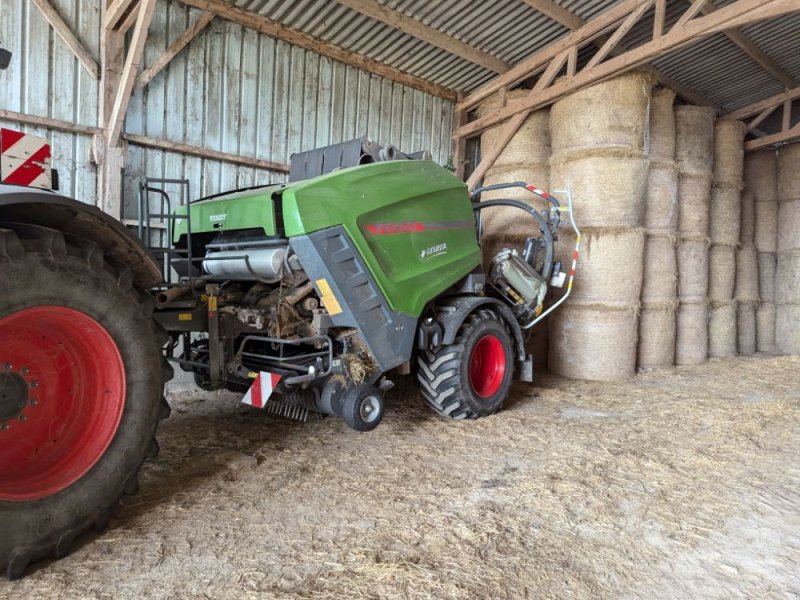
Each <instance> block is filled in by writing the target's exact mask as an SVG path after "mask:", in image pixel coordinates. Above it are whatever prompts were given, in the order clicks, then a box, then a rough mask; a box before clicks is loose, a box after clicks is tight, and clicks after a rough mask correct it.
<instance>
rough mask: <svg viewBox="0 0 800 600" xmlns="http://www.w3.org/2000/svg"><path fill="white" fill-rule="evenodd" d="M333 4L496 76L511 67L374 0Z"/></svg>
mask: <svg viewBox="0 0 800 600" xmlns="http://www.w3.org/2000/svg"><path fill="white" fill-rule="evenodd" d="M336 2H338V3H339V4H341V5H342V6H346V7H347V8H349V9H350V10H354V11H355V12H357V13H360V14H362V15H365V16H367V17H369V18H370V19H374V20H376V21H380V22H381V23H384V24H386V25H389V26H390V27H394V28H395V29H399V30H400V31H402V32H403V33H407V34H408V35H411V36H414V37H415V38H417V39H419V40H422V41H423V42H425V43H427V44H430V45H432V46H436V47H437V48H441V49H442V50H446V51H447V52H449V53H450V54H454V55H456V56H459V57H461V58H465V59H467V60H468V61H470V62H472V63H475V64H476V65H480V66H482V67H484V68H486V69H489V70H490V71H494V72H495V73H505V72H506V71H508V69H509V67H510V65H508V64H507V63H505V62H503V61H502V60H500V59H499V58H497V57H496V56H492V55H491V54H489V53H488V52H483V51H482V50H478V49H477V48H475V47H474V46H470V45H469V44H466V43H464V42H462V41H461V40H459V39H457V38H454V37H453V36H451V35H448V34H446V33H443V32H441V31H439V30H438V29H435V28H434V27H431V26H430V25H426V24H425V23H422V22H421V21H417V20H416V19H412V18H411V17H407V16H406V15H404V14H402V13H400V12H398V11H396V10H393V9H391V8H389V7H387V6H385V5H383V4H381V3H379V2H376V1H375V0H336Z"/></svg>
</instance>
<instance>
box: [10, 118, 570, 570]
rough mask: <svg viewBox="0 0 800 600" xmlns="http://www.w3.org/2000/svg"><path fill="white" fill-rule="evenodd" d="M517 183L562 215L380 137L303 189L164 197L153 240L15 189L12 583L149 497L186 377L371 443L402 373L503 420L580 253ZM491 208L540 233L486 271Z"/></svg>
mask: <svg viewBox="0 0 800 600" xmlns="http://www.w3.org/2000/svg"><path fill="white" fill-rule="evenodd" d="M12 135H13V134H12ZM24 137H33V136H22V137H20V139H23V138H24ZM25 143H32V141H31V140H27V142H25ZM4 147H5V146H4ZM11 148H13V145H11ZM31 168H38V169H41V170H43V171H45V170H47V169H49V165H48V164H46V161H39V163H37V164H36V165H34V167H31ZM30 175H33V173H30ZM45 179H47V178H45ZM40 180H41V178H40ZM47 181H50V179H47ZM512 187H522V188H525V189H526V190H528V192H529V193H531V194H535V195H538V196H539V197H540V198H541V199H543V200H544V201H546V203H547V205H548V208H546V209H544V210H537V209H536V208H535V207H534V206H533V205H532V204H528V203H525V202H521V201H519V200H511V199H506V200H503V199H494V200H489V201H484V202H480V194H481V192H482V191H484V190H482V189H479V190H476V191H475V192H474V193H473V194H470V193H469V192H468V190H467V188H466V186H465V184H464V183H463V182H462V181H460V180H459V179H458V178H456V177H455V176H454V175H453V174H452V173H451V172H450V171H448V170H447V169H445V168H442V167H440V166H438V165H436V164H435V163H434V162H433V161H431V160H430V155H429V154H428V153H426V152H418V153H416V154H405V153H403V152H401V151H400V150H399V149H398V148H396V147H394V146H391V145H387V146H382V145H380V144H377V143H374V142H372V141H370V140H369V139H367V138H360V139H356V140H352V141H350V142H345V143H342V144H336V145H333V146H328V147H326V148H321V149H315V150H310V151H307V152H302V153H299V154H295V155H294V156H293V157H292V164H291V172H290V176H289V181H288V182H286V183H278V184H274V185H266V186H258V187H253V188H248V189H241V190H235V191H232V192H228V193H224V194H219V195H216V196H212V197H207V198H202V199H199V200H193V201H188V199H187V201H185V202H180V201H173V200H172V198H170V196H169V195H168V194H167V192H166V191H164V189H162V188H157V187H155V185H154V183H153V182H152V181H150V180H148V181H146V182H145V183H143V185H142V197H141V202H140V207H141V210H140V222H139V226H138V228H136V231H135V232H133V233H132V232H130V230H128V229H126V228H125V227H124V226H123V225H121V224H120V223H119V222H117V221H115V220H114V219H112V218H110V217H109V216H107V215H105V214H103V213H101V212H100V211H98V210H97V209H95V208H93V207H89V206H87V205H85V204H82V203H80V202H78V201H75V200H72V199H69V198H66V197H63V196H60V195H58V194H57V193H55V192H53V191H52V190H49V189H48V190H45V189H35V188H32V187H23V186H18V185H0V287H1V288H2V290H3V291H2V293H0V568H2V570H3V571H4V573H5V574H6V576H8V577H10V578H14V577H19V576H21V575H22V573H23V572H24V570H25V568H26V567H27V565H28V564H29V563H30V562H31V561H33V560H36V559H39V558H42V557H45V556H56V557H61V556H64V555H66V554H67V553H68V552H69V550H70V548H71V547H72V545H73V543H74V541H75V539H76V538H77V537H78V536H79V535H81V534H83V533H84V532H85V531H87V530H90V529H98V530H101V529H103V528H104V527H105V526H106V524H107V523H108V519H109V517H110V515H111V511H112V509H113V508H114V506H115V505H116V503H117V501H118V500H119V498H120V497H121V496H122V495H123V494H133V493H135V492H136V489H137V473H138V471H139V468H140V466H141V464H142V461H143V460H145V459H146V458H147V457H152V456H155V455H156V454H157V452H158V445H157V443H156V441H155V432H156V427H157V424H158V421H159V420H160V419H163V418H165V417H166V416H168V414H169V407H168V405H167V404H166V402H165V400H164V396H163V394H164V391H163V390H164V385H165V383H166V382H167V381H168V380H169V379H170V378H171V377H172V374H173V366H177V367H179V368H180V369H182V370H184V371H187V372H190V373H191V374H192V375H193V377H194V381H195V383H196V384H197V385H198V386H199V387H201V388H202V389H204V390H216V389H227V390H231V391H233V392H236V393H237V394H239V395H240V397H241V399H242V401H243V402H244V403H246V404H248V405H250V406H252V407H253V408H254V410H256V409H262V410H267V411H269V412H272V413H275V414H278V415H282V416H284V417H288V418H294V419H298V420H305V419H307V418H308V417H309V416H310V415H320V416H331V417H335V418H341V419H343V420H344V421H345V422H346V423H347V425H349V426H350V427H351V428H352V429H354V430H357V431H369V430H372V429H374V428H375V427H377V425H378V424H379V423H380V421H381V418H382V417H383V414H384V411H385V407H384V396H385V394H387V393H390V392H389V390H390V389H391V388H392V385H393V383H392V378H393V377H394V375H395V374H398V373H399V374H408V373H414V374H415V375H416V378H417V380H418V382H419V388H420V392H421V394H422V396H423V398H424V399H425V401H426V402H427V404H428V405H430V407H431V408H432V409H433V410H434V411H436V412H437V413H438V414H440V415H442V416H445V417H449V418H452V419H475V418H478V417H484V416H487V415H490V414H493V413H495V412H497V411H498V410H499V409H500V408H501V406H502V404H503V401H504V400H505V399H506V396H507V395H508V392H509V389H510V386H511V383H512V381H513V380H515V379H517V380H521V381H527V382H531V381H533V377H534V368H535V365H534V364H533V361H532V358H531V354H530V353H529V351H528V349H526V341H527V338H528V334H529V332H530V331H531V330H532V328H533V327H535V326H536V324H537V323H539V322H540V321H541V320H542V319H543V318H545V316H546V315H547V314H548V313H549V312H551V311H552V310H554V309H555V308H556V307H557V306H558V305H559V304H560V303H561V302H563V301H564V299H565V298H566V296H567V295H568V294H569V290H570V288H571V284H572V276H573V275H574V267H575V265H574V261H573V264H571V265H561V264H559V263H558V262H556V261H555V260H554V256H555V254H554V243H556V242H557V240H558V233H559V230H560V229H563V228H564V227H571V228H573V229H574V230H575V233H576V234H577V235H578V240H579V232H578V230H577V228H576V227H575V224H574V220H573V219H572V207H571V205H570V203H569V201H568V196H567V205H566V206H562V205H561V203H560V202H559V200H557V199H556V198H555V197H553V196H552V195H550V194H548V193H547V192H545V191H543V190H539V189H537V188H535V187H533V186H532V185H529V184H528V183H525V182H510V183H509V184H504V185H499V186H491V189H492V190H493V191H495V190H498V189H503V188H512ZM153 193H155V194H156V195H157V196H158V197H159V199H160V200H159V203H158V205H159V206H160V208H159V209H153V208H152V204H151V202H150V196H151V194H153ZM488 209H492V210H499V209H504V210H512V209H513V210H517V211H519V215H520V219H527V220H528V222H530V236H529V237H528V238H527V240H526V241H525V243H524V244H522V245H521V246H520V247H514V246H513V245H512V246H509V247H505V248H502V249H501V250H500V251H498V252H497V253H496V254H495V256H493V257H492V258H491V260H490V261H488V262H487V263H486V264H484V263H483V262H482V256H481V231H482V226H481V223H482V218H481V216H482V214H483V213H484V211H486V210H488ZM154 220H158V221H159V222H161V223H164V224H165V229H163V232H164V233H159V232H160V231H162V229H159V230H155V229H154V228H153V223H154ZM137 234H138V235H137ZM159 237H160V238H161V239H160V241H159V243H158V244H155V245H153V244H151V242H152V241H153V240H154V239H157V238H159ZM558 288H561V290H560V291H559V290H558Z"/></svg>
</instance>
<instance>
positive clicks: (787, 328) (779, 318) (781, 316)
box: [775, 304, 800, 354]
mask: <svg viewBox="0 0 800 600" xmlns="http://www.w3.org/2000/svg"><path fill="white" fill-rule="evenodd" d="M775 348H776V350H777V351H778V353H779V354H800V304H778V306H777V307H776V309H775Z"/></svg>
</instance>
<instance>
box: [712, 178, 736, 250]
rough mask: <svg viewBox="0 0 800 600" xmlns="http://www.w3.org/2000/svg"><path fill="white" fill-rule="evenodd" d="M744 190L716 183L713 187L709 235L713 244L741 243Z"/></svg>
mask: <svg viewBox="0 0 800 600" xmlns="http://www.w3.org/2000/svg"><path fill="white" fill-rule="evenodd" d="M741 211H742V192H741V190H740V189H739V188H737V187H731V186H721V185H715V186H713V187H712V188H711V208H710V210H709V237H710V238H711V243H712V244H728V245H732V246H735V245H738V244H739V225H740V218H741Z"/></svg>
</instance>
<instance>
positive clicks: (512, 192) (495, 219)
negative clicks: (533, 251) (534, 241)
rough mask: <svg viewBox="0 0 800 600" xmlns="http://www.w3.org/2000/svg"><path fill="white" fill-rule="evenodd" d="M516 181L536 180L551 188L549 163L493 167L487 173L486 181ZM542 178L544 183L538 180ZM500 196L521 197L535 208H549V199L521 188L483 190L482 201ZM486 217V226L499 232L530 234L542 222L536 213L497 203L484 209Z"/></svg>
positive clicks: (503, 233) (487, 228) (486, 229)
mask: <svg viewBox="0 0 800 600" xmlns="http://www.w3.org/2000/svg"><path fill="white" fill-rule="evenodd" d="M513 181H524V182H526V183H527V182H536V184H535V185H541V186H542V189H548V188H547V186H548V185H549V183H550V167H549V165H535V164H533V165H527V166H504V167H500V168H496V169H490V170H489V172H488V173H487V174H486V177H484V180H483V184H484V185H491V184H495V183H510V182H513ZM539 182H542V183H539ZM498 198H511V199H512V200H521V201H522V202H525V203H526V204H528V205H530V206H533V207H534V208H536V210H539V211H541V210H546V209H547V208H549V206H550V203H549V202H547V201H546V200H543V199H542V198H539V197H538V196H536V195H535V194H532V193H531V192H529V191H527V190H524V189H522V188H509V189H505V190H493V191H488V192H483V193H482V194H481V202H486V201H487V200H496V199H498ZM481 219H482V220H483V230H484V232H485V233H486V234H488V235H499V236H503V235H505V236H520V235H522V236H525V235H531V231H532V230H538V228H539V226H538V225H537V224H536V221H534V220H533V217H531V216H529V215H527V214H525V213H524V212H522V211H521V210H519V209H517V208H511V207H504V206H498V207H493V208H487V209H485V210H483V211H482V212H481Z"/></svg>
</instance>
